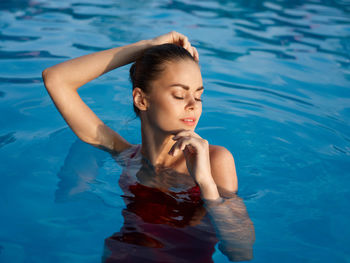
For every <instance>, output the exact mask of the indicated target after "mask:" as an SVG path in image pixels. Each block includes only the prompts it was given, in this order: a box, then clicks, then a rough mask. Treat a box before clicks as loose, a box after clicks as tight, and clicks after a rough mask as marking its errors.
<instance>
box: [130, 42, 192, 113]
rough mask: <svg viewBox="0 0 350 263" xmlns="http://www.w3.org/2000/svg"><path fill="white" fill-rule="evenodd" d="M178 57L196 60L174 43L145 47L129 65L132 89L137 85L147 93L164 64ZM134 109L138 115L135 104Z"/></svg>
mask: <svg viewBox="0 0 350 263" xmlns="http://www.w3.org/2000/svg"><path fill="white" fill-rule="evenodd" d="M180 59H182V60H186V59H190V60H192V61H194V62H196V61H195V60H194V58H193V57H192V55H191V54H190V53H189V52H188V51H187V50H186V49H184V48H183V47H180V46H177V45H175V44H163V45H157V46H154V47H151V48H149V49H147V50H146V51H145V52H144V53H143V55H142V56H141V57H139V58H138V59H137V60H136V61H135V62H134V63H133V64H132V65H131V67H130V80H131V83H132V89H133V90H134V89H135V88H136V87H138V88H140V89H141V90H143V91H144V92H145V93H148V92H149V91H150V87H149V85H150V83H151V82H152V81H154V80H156V79H157V78H158V77H159V75H160V74H161V73H162V72H163V71H164V69H165V64H166V63H168V62H173V61H177V60H180ZM196 63H197V62H196ZM134 111H135V113H136V115H137V116H139V113H140V110H139V109H138V108H137V107H136V106H135V105H134Z"/></svg>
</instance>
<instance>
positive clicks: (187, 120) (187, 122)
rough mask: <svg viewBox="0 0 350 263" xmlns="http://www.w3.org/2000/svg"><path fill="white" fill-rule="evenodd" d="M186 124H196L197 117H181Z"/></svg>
mask: <svg viewBox="0 0 350 263" xmlns="http://www.w3.org/2000/svg"><path fill="white" fill-rule="evenodd" d="M180 121H182V122H183V123H184V124H186V125H188V126H194V125H195V124H196V118H193V117H188V118H182V119H180Z"/></svg>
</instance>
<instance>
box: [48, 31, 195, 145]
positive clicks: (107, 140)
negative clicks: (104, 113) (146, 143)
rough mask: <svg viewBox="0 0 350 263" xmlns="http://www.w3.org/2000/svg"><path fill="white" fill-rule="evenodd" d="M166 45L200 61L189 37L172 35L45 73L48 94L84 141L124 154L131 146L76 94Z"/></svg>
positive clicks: (80, 60) (78, 61)
mask: <svg viewBox="0 0 350 263" xmlns="http://www.w3.org/2000/svg"><path fill="white" fill-rule="evenodd" d="M164 43H174V44H178V45H180V46H183V47H185V48H186V49H187V50H189V51H190V53H191V54H192V55H193V56H194V57H195V58H197V59H198V53H197V51H196V49H195V48H193V47H191V44H190V43H189V42H188V39H187V37H185V36H184V35H182V34H179V33H177V32H170V33H168V34H165V35H162V36H159V37H157V38H154V39H151V40H142V41H139V42H137V43H134V44H131V45H127V46H123V47H117V48H112V49H109V50H104V51H100V52H96V53H93V54H89V55H85V56H82V57H78V58H75V59H71V60H68V61H65V62H63V63H60V64H57V65H55V66H52V67H50V68H47V69H45V70H44V71H43V74H42V75H43V80H44V84H45V87H46V89H47V91H48V93H49V94H50V96H51V98H52V100H53V102H54V103H55V105H56V107H57V109H58V110H59V112H60V113H61V115H62V117H63V118H64V119H65V121H66V122H67V124H68V125H69V127H71V129H72V130H73V131H74V133H75V134H76V135H77V136H78V137H79V138H80V139H81V140H83V141H84V142H87V143H89V144H92V145H94V146H97V147H100V148H103V149H106V150H108V151H113V152H121V151H123V150H125V149H127V148H129V147H130V146H131V145H130V143H128V142H127V141H126V140H125V139H124V138H122V137H121V136H120V135H119V134H118V133H116V132H115V131H113V130H112V129H111V128H109V127H108V126H106V125H105V124H104V123H103V122H102V121H101V120H100V119H99V118H98V117H97V116H96V115H95V113H94V112H93V111H92V110H91V109H90V108H89V107H88V106H87V105H86V104H85V103H84V102H83V100H82V99H81V98H80V96H79V94H78V92H77V90H78V88H79V87H81V86H82V85H84V84H86V83H87V82H89V81H91V80H93V79H95V78H97V77H99V76H101V75H103V74H105V73H107V72H109V71H111V70H113V69H115V68H118V67H121V66H124V65H126V64H129V63H131V62H133V61H135V60H136V59H137V58H138V57H139V56H140V55H141V54H142V53H143V52H144V51H145V50H146V49H147V48H150V47H151V46H153V45H160V44H164Z"/></svg>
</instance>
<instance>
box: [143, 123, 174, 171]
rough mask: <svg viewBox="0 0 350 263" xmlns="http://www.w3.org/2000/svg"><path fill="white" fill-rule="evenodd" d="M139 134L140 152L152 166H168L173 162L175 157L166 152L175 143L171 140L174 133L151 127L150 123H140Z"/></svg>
mask: <svg viewBox="0 0 350 263" xmlns="http://www.w3.org/2000/svg"><path fill="white" fill-rule="evenodd" d="M141 135H142V147H141V153H142V155H143V156H144V157H145V158H146V159H148V160H149V161H150V162H151V164H152V165H153V166H156V165H160V166H168V165H169V164H171V163H173V161H174V160H175V157H173V156H170V155H169V154H168V152H169V151H170V149H171V147H172V146H173V145H174V143H175V141H173V140H172V138H173V137H174V135H172V134H169V133H165V132H164V131H160V130H157V129H154V128H151V127H150V125H147V124H146V125H142V123H141Z"/></svg>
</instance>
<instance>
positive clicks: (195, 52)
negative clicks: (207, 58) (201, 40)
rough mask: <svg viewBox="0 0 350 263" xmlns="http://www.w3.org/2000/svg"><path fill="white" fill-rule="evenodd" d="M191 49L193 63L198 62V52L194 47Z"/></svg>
mask: <svg viewBox="0 0 350 263" xmlns="http://www.w3.org/2000/svg"><path fill="white" fill-rule="evenodd" d="M192 49H193V58H194V60H195V61H197V62H198V61H199V54H198V51H197V49H196V48H195V47H192Z"/></svg>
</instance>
